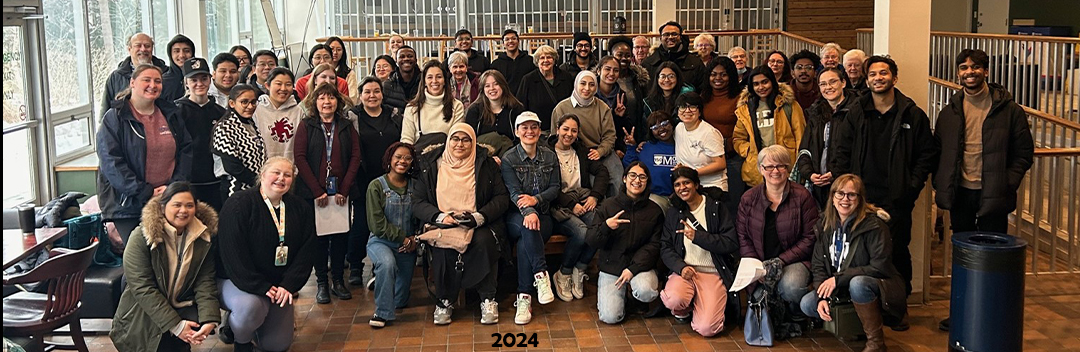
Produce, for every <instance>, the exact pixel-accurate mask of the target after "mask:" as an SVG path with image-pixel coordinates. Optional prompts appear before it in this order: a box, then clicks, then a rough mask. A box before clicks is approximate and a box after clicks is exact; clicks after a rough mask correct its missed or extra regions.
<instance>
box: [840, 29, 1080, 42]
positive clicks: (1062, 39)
mask: <svg viewBox="0 0 1080 352" xmlns="http://www.w3.org/2000/svg"><path fill="white" fill-rule="evenodd" d="M855 32H856V33H873V32H874V29H873V28H858V29H855ZM930 35H931V36H949V37H963V38H982V39H1009V40H1021V41H1039V42H1053V43H1072V44H1080V38H1073V37H1051V36H1041V35H1017V34H987V33H964V32H943V31H930Z"/></svg>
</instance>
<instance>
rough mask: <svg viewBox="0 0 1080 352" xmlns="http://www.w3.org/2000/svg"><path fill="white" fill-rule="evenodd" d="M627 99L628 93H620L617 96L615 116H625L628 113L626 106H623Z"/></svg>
mask: <svg viewBox="0 0 1080 352" xmlns="http://www.w3.org/2000/svg"><path fill="white" fill-rule="evenodd" d="M625 99H626V93H619V95H617V96H615V116H620V117H621V116H623V114H625V113H626V105H625V104H623V100H625Z"/></svg>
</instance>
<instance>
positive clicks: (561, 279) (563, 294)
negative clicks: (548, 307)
mask: <svg viewBox="0 0 1080 352" xmlns="http://www.w3.org/2000/svg"><path fill="white" fill-rule="evenodd" d="M571 286H573V283H571V282H570V275H566V274H563V273H562V271H556V272H555V293H556V294H558V295H559V299H561V300H563V301H564V302H570V301H572V300H574V295H573V294H572V293H571V292H570V291H571V290H572V288H571Z"/></svg>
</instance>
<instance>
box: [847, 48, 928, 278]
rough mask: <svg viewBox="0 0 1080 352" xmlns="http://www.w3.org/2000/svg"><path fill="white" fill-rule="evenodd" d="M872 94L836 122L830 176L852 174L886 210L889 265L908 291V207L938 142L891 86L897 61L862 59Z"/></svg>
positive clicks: (916, 109) (924, 119)
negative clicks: (899, 275)
mask: <svg viewBox="0 0 1080 352" xmlns="http://www.w3.org/2000/svg"><path fill="white" fill-rule="evenodd" d="M865 67H866V77H867V83H868V84H869V85H870V90H871V94H867V95H863V96H860V97H859V98H858V101H857V104H855V105H854V106H852V107H851V110H850V111H849V112H848V115H847V116H846V117H845V118H844V119H842V120H841V121H840V123H839V124H838V125H837V127H836V152H835V154H834V156H835V158H834V159H833V160H832V163H833V164H832V168H831V169H832V172H833V174H834V175H837V176H839V175H843V174H846V173H853V174H856V175H858V176H859V177H862V179H863V182H864V183H865V185H866V193H867V194H866V201H867V202H869V203H872V204H874V205H877V206H879V207H881V208H883V209H885V211H887V212H888V213H889V214H890V215H891V216H892V219H890V220H889V221H888V225H889V232H890V233H891V234H892V239H893V250H892V252H893V253H892V257H893V264H894V265H895V266H896V269H897V270H899V271H900V274H901V276H903V278H904V281H905V282H906V289H907V292H908V293H909V294H910V293H911V252H910V251H909V250H908V244H909V243H910V242H911V211H912V210H914V208H915V201H916V200H918V198H919V193H921V192H922V189H923V185H924V184H925V183H926V178H927V176H928V175H929V174H930V172H931V171H932V170H933V168H934V167H935V166H937V157H938V152H939V150H940V147H939V146H938V145H937V141H936V140H935V139H934V136H933V134H932V133H931V132H930V119H929V118H927V117H926V113H925V112H923V111H922V109H920V108H919V107H918V106H917V105H915V102H914V101H913V100H911V98H908V97H907V96H905V95H904V94H903V93H901V92H900V90H899V89H896V88H895V85H896V73H897V72H896V70H897V69H896V62H895V61H893V60H892V59H890V58H888V57H884V56H873V57H870V58H869V59H867V64H866V66H865Z"/></svg>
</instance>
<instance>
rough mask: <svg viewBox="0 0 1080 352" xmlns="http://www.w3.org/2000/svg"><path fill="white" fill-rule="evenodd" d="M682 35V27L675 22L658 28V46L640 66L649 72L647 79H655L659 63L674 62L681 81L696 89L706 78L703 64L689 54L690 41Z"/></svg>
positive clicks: (694, 55) (698, 58)
mask: <svg viewBox="0 0 1080 352" xmlns="http://www.w3.org/2000/svg"><path fill="white" fill-rule="evenodd" d="M682 33H683V27H682V25H681V24H679V23H678V22H675V21H670V22H668V23H665V24H664V25H662V26H660V46H659V47H657V48H656V50H655V51H653V53H652V55H649V57H647V58H645V61H644V62H642V63H641V66H642V67H645V69H646V70H649V77H655V76H656V70H658V69H659V68H660V64H661V63H663V62H664V61H671V62H674V63H675V64H676V65H678V66H679V69H680V70H681V71H682V76H683V81H684V82H686V83H687V84H690V86H692V87H697V86H700V85H701V82H702V80H703V79H704V78H703V77H704V76H706V75H705V74H704V73H705V72H704V71H705V63H703V62H701V58H700V57H698V56H697V55H696V54H691V53H690V41H689V39H687V38H685V37H683V34H682Z"/></svg>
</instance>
